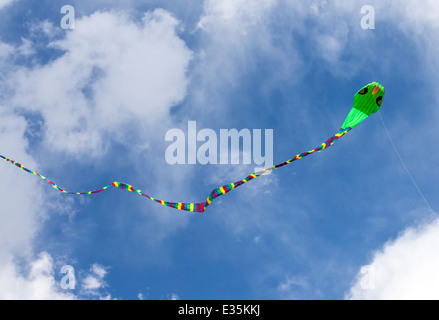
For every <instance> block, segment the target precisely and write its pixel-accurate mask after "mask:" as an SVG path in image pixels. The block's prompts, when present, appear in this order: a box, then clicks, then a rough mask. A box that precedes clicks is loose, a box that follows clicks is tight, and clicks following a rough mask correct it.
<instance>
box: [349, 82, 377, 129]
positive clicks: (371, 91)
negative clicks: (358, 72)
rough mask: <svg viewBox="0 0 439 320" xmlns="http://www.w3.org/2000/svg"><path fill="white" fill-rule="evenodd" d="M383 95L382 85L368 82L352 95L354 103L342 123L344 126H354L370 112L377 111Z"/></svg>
mask: <svg viewBox="0 0 439 320" xmlns="http://www.w3.org/2000/svg"><path fill="white" fill-rule="evenodd" d="M383 97H384V87H383V86H382V85H381V84H379V83H378V82H372V83H369V84H368V85H367V86H364V87H363V88H361V89H360V90H359V91H358V92H357V93H356V94H355V96H354V105H353V107H352V109H351V111H350V112H349V114H348V116H347V117H346V119H345V121H344V122H343V125H342V126H341V127H342V128H343V129H345V128H351V129H353V128H355V127H356V126H357V125H359V124H360V123H361V122H362V121H363V120H364V119H366V118H367V117H368V116H370V115H371V114H372V113H375V112H377V111H378V110H379V109H380V107H381V103H382V102H383Z"/></svg>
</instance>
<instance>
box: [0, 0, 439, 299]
mask: <svg viewBox="0 0 439 320" xmlns="http://www.w3.org/2000/svg"><path fill="white" fill-rule="evenodd" d="M66 4H69V5H72V6H73V8H74V9H75V29H73V30H64V29H63V28H61V25H60V21H61V19H62V17H63V14H61V13H60V10H61V7H62V6H63V5H66ZM364 5H371V6H373V8H374V9H375V29H367V30H365V29H363V28H362V27H361V19H362V18H363V16H364V14H362V13H361V8H362V7H363V6H364ZM438 14H439V5H438V4H437V3H436V2H435V1H419V2H416V5H415V4H413V3H412V2H411V1H399V2H398V4H397V5H396V4H394V3H393V2H390V1H343V0H340V1H293V0H291V1H286V0H285V1H284V0H264V1H251V0H237V1H236V0H233V1H232V0H223V1H212V0H205V1H185V2H184V5H183V4H182V2H181V1H137V0H130V1H93V3H92V4H91V3H85V2H84V1H70V2H69V3H65V2H63V1H38V2H36V1H28V0H15V1H13V0H12V1H8V0H3V1H0V79H1V85H0V133H1V134H0V154H2V155H4V156H6V157H9V158H12V159H14V160H16V161H18V162H20V163H22V164H23V165H25V166H26V167H28V168H31V169H33V170H35V171H37V172H39V173H41V174H42V175H45V176H47V177H49V178H50V179H51V180H53V181H55V182H56V183H57V184H58V185H60V186H61V187H63V188H65V189H67V190H69V191H74V192H76V191H88V190H91V189H97V188H100V187H102V186H104V185H107V184H109V183H111V182H113V181H124V182H127V183H129V184H132V185H134V186H136V187H138V188H140V189H141V190H142V191H144V192H145V193H147V194H149V195H151V196H154V197H158V198H160V199H164V200H170V201H181V202H201V201H204V199H205V198H206V197H207V196H208V194H209V192H210V191H211V190H212V189H214V188H216V187H218V186H221V185H224V184H226V183H230V182H233V181H237V180H240V179H242V178H244V177H245V176H247V175H248V174H250V173H252V172H253V168H254V164H251V165H244V164H238V165H236V164H234V165H232V164H229V165H219V164H218V165H214V164H208V165H201V164H196V165H189V164H184V165H169V164H168V163H167V162H166V159H165V151H166V148H167V147H168V146H169V144H170V143H169V142H167V141H165V135H166V132H167V131H168V130H170V129H173V128H178V129H181V130H183V131H184V132H186V131H187V125H188V121H196V122H197V128H198V129H202V128H210V129H213V130H214V131H215V132H216V133H217V134H218V136H219V130H220V129H232V128H237V129H243V128H248V129H250V130H253V129H263V130H264V129H273V132H274V136H273V150H274V152H273V158H274V162H275V163H280V162H284V161H285V160H287V159H290V158H292V157H294V156H295V155H296V154H298V153H301V152H303V151H306V150H310V149H313V148H315V147H317V146H319V145H320V144H321V143H322V142H323V141H324V140H326V139H328V138H329V137H331V136H332V135H334V134H335V133H336V132H337V131H338V129H339V128H340V126H341V124H342V123H343V120H344V118H345V117H346V115H347V113H348V112H349V110H350V108H351V106H352V100H353V96H354V94H355V92H356V91H357V90H358V89H360V88H361V87H362V86H364V85H366V84H368V83H370V82H372V81H378V82H380V83H382V84H383V85H384V86H385V88H386V95H385V97H384V102H383V105H382V108H381V111H380V114H381V116H382V118H383V120H384V123H385V125H386V128H387V130H388V132H389V133H390V135H391V137H392V140H393V142H394V144H395V146H396V148H397V150H398V152H399V154H400V156H401V158H402V159H403V161H404V164H405V165H406V167H407V168H408V169H409V171H410V173H411V175H412V177H413V179H414V180H415V183H416V184H417V186H418V187H419V189H420V190H421V192H422V196H421V194H420V193H419V192H418V190H417V189H416V187H415V185H414V184H413V183H412V181H411V179H410V177H409V175H408V174H407V172H406V171H405V169H404V166H403V164H402V163H401V162H400V160H399V158H398V155H397V154H396V153H395V151H394V149H393V147H392V144H391V142H390V141H389V139H388V137H387V135H386V131H385V128H384V126H383V124H382V122H381V120H380V118H379V115H378V114H374V115H373V116H371V117H370V118H369V119H367V120H366V121H365V122H364V123H362V124H361V125H360V126H358V127H356V128H355V129H354V130H352V131H351V132H350V133H349V134H348V135H346V136H345V137H343V138H342V139H341V140H340V141H338V142H337V143H336V144H334V145H333V146H332V147H331V148H330V149H328V150H325V151H324V152H321V153H318V154H316V155H312V156H309V157H307V158H306V159H303V160H301V161H297V162H295V163H294V164H292V165H289V166H287V167H284V168H281V169H279V170H276V171H274V172H273V173H272V174H271V175H269V176H264V177H260V178H258V179H257V180H255V181H251V182H249V183H248V184H245V185H243V186H242V187H240V188H239V189H237V190H234V191H233V192H231V193H229V194H227V195H226V196H224V197H221V198H219V199H217V200H216V201H215V202H214V203H213V204H212V205H211V206H209V208H208V210H207V211H206V212H205V213H204V214H202V215H198V214H191V213H187V212H181V211H177V210H174V209H170V208H166V207H163V206H160V205H158V204H156V203H153V202H151V201H148V200H147V199H145V198H143V197H139V196H137V195H135V194H132V193H128V192H123V191H121V190H116V189H109V190H108V191H106V192H105V193H102V194H99V195H97V196H69V195H64V194H60V193H58V192H57V191H56V190H54V189H52V188H50V186H48V185H47V184H45V183H44V182H43V181H41V180H40V179H38V178H37V177H35V176H32V175H29V174H26V173H25V172H23V171H21V170H18V169H17V168H15V167H13V166H11V165H10V164H7V163H6V162H5V163H3V164H2V165H1V166H0V176H1V177H2V181H3V183H2V186H0V203H2V206H1V207H2V209H1V214H0V225H1V227H0V257H1V259H0V261H1V262H0V283H1V285H0V287H1V289H0V297H1V298H3V299H7V298H19V299H35V298H37V299H389V298H390V299H393V298H397V299H398V298H402V299H407V298H409V299H412V298H415V299H416V298H428V299H437V298H439V290H438V289H437V288H439V277H438V276H437V274H436V273H437V272H436V270H437V267H439V259H438V258H437V253H436V249H435V243H437V240H439V224H438V222H437V220H436V219H437V217H436V212H434V210H435V209H436V208H437V207H438V205H439V203H438V201H437V197H436V193H435V190H437V187H438V183H437V179H435V173H437V172H438V167H437V163H438V160H439V154H438V152H437V151H436V148H434V145H435V137H436V136H437V134H438V129H437V126H436V124H437V121H438V119H439V114H438V112H437V107H436V104H437V98H436V88H437V85H438V82H439V79H438V77H437V74H438V72H437V71H438V70H437V68H438V67H437V56H438V53H439V46H438V45H437V43H439V42H438V41H437V40H438V36H439V30H438V28H439V25H438V23H437V18H436V17H437V15H438ZM199 145H200V144H199ZM423 197H425V199H426V200H427V202H428V205H427V203H426V202H425V201H424V199H423ZM428 206H431V208H432V209H433V211H432V210H430V208H429V207H428ZM63 265H71V266H72V267H73V268H74V274H75V278H76V286H75V289H63V288H62V287H61V286H60V283H61V281H62V278H63V276H64V274H63V273H61V271H60V270H61V267H62V266H63Z"/></svg>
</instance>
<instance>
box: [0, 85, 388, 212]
mask: <svg viewBox="0 0 439 320" xmlns="http://www.w3.org/2000/svg"><path fill="white" fill-rule="evenodd" d="M383 97H384V87H383V86H382V85H381V84H379V83H378V82H372V83H370V84H368V85H366V86H364V87H363V88H361V89H360V90H359V91H358V92H357V93H356V94H355V96H354V104H353V107H352V109H351V110H350V112H349V114H348V115H347V117H346V119H345V121H344V122H343V125H342V126H341V129H340V130H339V131H338V132H337V133H336V134H335V135H334V136H332V137H330V138H329V139H328V140H326V141H325V142H323V143H322V144H321V145H320V146H318V147H317V148H315V149H312V150H310V151H305V152H302V153H299V154H298V155H296V156H295V157H294V158H291V159H289V160H287V161H285V162H282V163H279V164H277V165H275V166H272V167H269V168H266V169H263V170H261V171H258V172H255V173H252V174H250V175H249V176H248V177H246V178H244V179H242V180H239V181H237V182H234V183H229V184H226V185H224V186H221V187H219V188H216V189H214V190H212V192H211V193H210V194H209V196H208V197H207V199H206V201H205V202H199V203H184V202H170V201H163V200H160V199H156V198H153V197H151V196H149V195H147V194H145V193H143V192H142V191H141V190H140V189H137V188H136V187H134V186H132V185H130V184H127V183H123V182H119V181H115V182H113V183H111V184H110V185H107V186H105V187H103V188H102V189H97V190H93V191H89V192H69V191H66V190H64V189H62V188H60V187H59V186H57V185H56V184H55V183H54V182H52V181H50V180H49V179H47V178H46V177H44V176H42V175H40V174H39V173H36V172H35V171H32V170H30V169H28V168H26V167H24V166H23V165H22V164H20V163H18V162H16V161H14V160H11V159H8V158H7V157H5V156H2V155H0V157H1V158H2V159H3V160H5V161H7V162H10V163H12V164H13V165H15V166H17V167H18V168H20V169H22V170H24V171H26V172H28V173H31V174H34V175H36V176H38V177H40V178H41V179H43V180H44V181H46V182H47V183H48V184H49V185H51V186H52V187H53V188H55V189H56V190H58V191H60V192H62V193H66V194H72V195H85V194H97V193H100V192H102V191H104V190H106V189H108V188H110V187H115V188H120V189H123V190H126V191H130V192H134V193H137V194H139V195H141V196H144V197H146V198H148V199H150V200H152V201H154V202H157V203H160V204H161V205H164V206H167V207H170V208H174V209H178V210H185V211H190V212H198V213H202V212H204V211H205V210H206V208H207V207H208V206H209V205H210V204H211V203H212V201H213V200H214V199H216V198H218V197H219V196H222V195H224V194H226V193H228V192H230V191H232V190H234V189H236V188H238V187H239V186H241V185H243V184H244V183H246V182H249V181H250V180H253V179H256V178H258V177H260V176H261V175H263V174H265V173H267V172H269V171H272V170H275V169H279V168H281V167H283V166H286V165H287V164H290V163H292V162H294V161H296V160H299V159H302V158H304V157H306V156H308V155H310V154H313V153H315V152H320V151H323V150H325V149H327V148H329V147H330V146H332V144H333V143H334V142H335V141H337V140H338V139H340V138H341V137H343V136H344V135H345V134H346V133H348V132H349V131H350V130H352V129H353V128H355V127H356V126H357V125H359V124H360V123H361V122H363V121H364V120H365V119H366V118H367V117H368V116H370V115H371V114H373V113H375V112H377V111H378V110H379V109H380V107H381V104H382V102H383Z"/></svg>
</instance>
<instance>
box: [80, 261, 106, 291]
mask: <svg viewBox="0 0 439 320" xmlns="http://www.w3.org/2000/svg"><path fill="white" fill-rule="evenodd" d="M90 271H91V273H90V274H89V275H88V276H87V277H85V278H84V280H83V281H82V283H83V284H82V288H83V289H85V290H87V291H92V292H96V291H97V290H98V289H101V288H104V287H106V286H107V283H106V282H105V281H104V277H105V275H106V274H107V270H106V268H105V267H104V266H102V265H99V264H97V263H95V264H93V265H92V267H91V269H90Z"/></svg>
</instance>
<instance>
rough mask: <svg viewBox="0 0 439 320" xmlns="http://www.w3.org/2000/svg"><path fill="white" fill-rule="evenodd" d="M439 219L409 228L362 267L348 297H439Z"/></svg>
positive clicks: (411, 298) (397, 298)
mask: <svg viewBox="0 0 439 320" xmlns="http://www.w3.org/2000/svg"><path fill="white" fill-rule="evenodd" d="M438 241H439V220H435V221H433V222H432V223H430V224H428V225H424V226H421V227H416V228H415V227H410V228H408V229H407V230H405V231H404V232H403V233H402V234H401V235H400V236H399V237H398V238H397V239H395V240H393V241H389V242H388V243H386V244H385V245H384V247H383V248H382V249H381V250H379V251H377V252H376V253H375V254H374V256H373V259H372V261H371V263H370V264H369V265H367V266H363V268H362V269H361V270H360V272H359V274H358V275H357V279H356V282H355V283H354V284H353V286H352V287H351V289H350V291H349V292H348V293H347V295H346V298H348V299H387V300H388V299H390V300H400V299H410V300H413V299H434V300H437V299H439V276H438V272H437V270H438V269H439V255H438V254H437V243H438Z"/></svg>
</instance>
